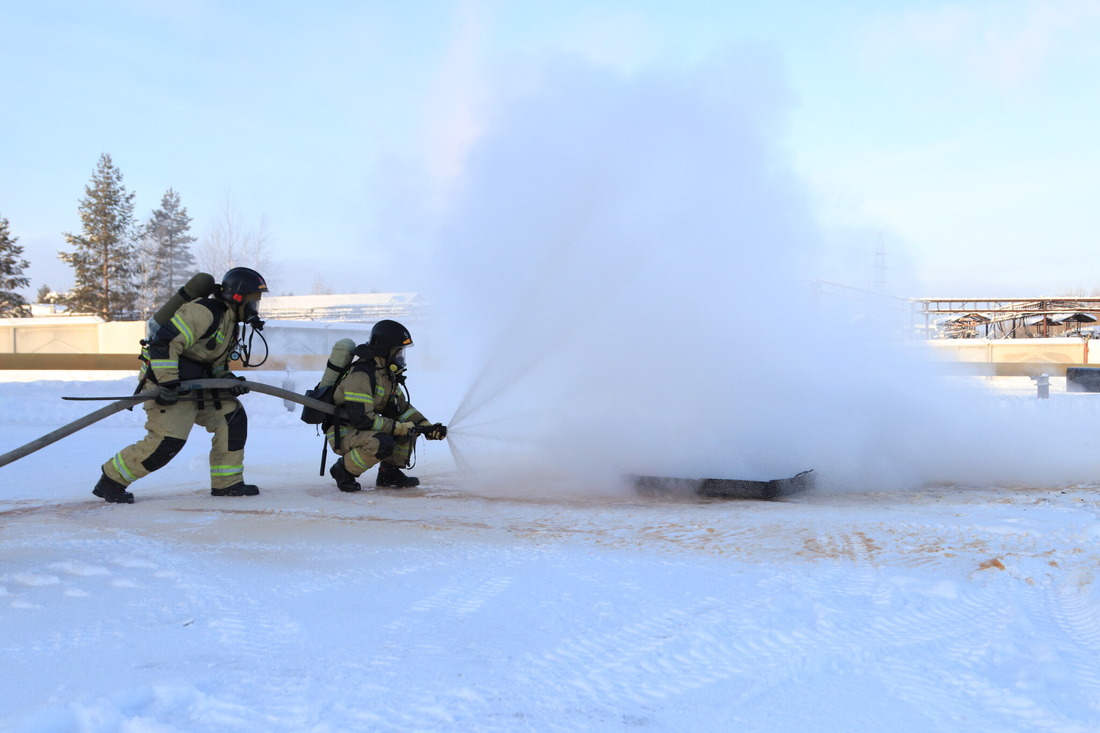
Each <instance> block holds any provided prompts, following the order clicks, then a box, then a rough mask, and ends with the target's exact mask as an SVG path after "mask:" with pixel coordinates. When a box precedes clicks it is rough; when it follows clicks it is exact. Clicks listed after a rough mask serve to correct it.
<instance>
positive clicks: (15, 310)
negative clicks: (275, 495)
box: [0, 216, 31, 318]
mask: <svg viewBox="0 0 1100 733" xmlns="http://www.w3.org/2000/svg"><path fill="white" fill-rule="evenodd" d="M18 241H19V237H13V236H12V235H11V230H10V229H9V228H8V220H7V219H5V218H4V217H2V216H0V317H2V318H26V317H28V316H30V314H31V309H30V307H29V306H28V305H27V301H26V299H25V298H24V297H23V296H22V295H20V294H19V293H17V292H15V289H16V288H25V287H27V286H28V285H30V282H31V281H30V280H29V279H28V278H27V277H26V276H24V275H23V269H24V268H26V267H28V266H29V265H30V263H29V262H27V261H26V260H25V259H23V248H22V247H20V246H19V245H18V244H16V242H18Z"/></svg>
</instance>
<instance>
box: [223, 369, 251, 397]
mask: <svg viewBox="0 0 1100 733" xmlns="http://www.w3.org/2000/svg"><path fill="white" fill-rule="evenodd" d="M225 378H226V379H239V380H240V381H242V382H243V381H244V377H238V376H237V375H235V374H233V372H229V373H228V374H226V375H225ZM229 394H231V395H233V396H234V397H240V396H241V395H243V394H248V387H246V386H244V385H243V384H242V385H240V386H239V387H230V388H229Z"/></svg>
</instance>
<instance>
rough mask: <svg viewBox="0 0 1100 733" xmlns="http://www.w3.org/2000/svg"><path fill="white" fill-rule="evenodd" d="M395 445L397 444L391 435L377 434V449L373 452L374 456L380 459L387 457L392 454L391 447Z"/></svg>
mask: <svg viewBox="0 0 1100 733" xmlns="http://www.w3.org/2000/svg"><path fill="white" fill-rule="evenodd" d="M395 445H397V441H396V440H394V439H393V436H392V435H384V434H383V435H379V436H378V451H377V452H376V453H375V454H374V457H375V458H377V459H378V460H380V461H381V460H382V459H383V458H389V457H390V456H392V455H393V448H394V446H395Z"/></svg>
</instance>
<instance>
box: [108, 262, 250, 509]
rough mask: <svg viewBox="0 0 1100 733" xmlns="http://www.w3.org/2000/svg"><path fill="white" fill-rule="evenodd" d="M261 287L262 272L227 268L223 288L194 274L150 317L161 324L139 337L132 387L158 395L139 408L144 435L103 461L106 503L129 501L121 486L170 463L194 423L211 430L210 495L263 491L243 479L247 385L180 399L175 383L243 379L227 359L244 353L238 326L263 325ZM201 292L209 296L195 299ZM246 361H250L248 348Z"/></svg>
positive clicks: (126, 492)
mask: <svg viewBox="0 0 1100 733" xmlns="http://www.w3.org/2000/svg"><path fill="white" fill-rule="evenodd" d="M202 278H206V281H207V283H208V284H207V285H205V286H204V285H203V283H202V282H201V279H202ZM196 283H198V286H195V284H196ZM193 286H194V287H193ZM196 290H197V291H198V293H197V292H196ZM203 291H205V292H203ZM266 292H267V283H266V282H265V281H264V278H263V276H261V275H260V273H258V272H256V271H255V270H252V269H249V268H247V267H234V268H233V269H231V270H229V271H228V272H226V273H225V277H223V278H222V282H221V284H220V285H215V284H214V281H213V278H211V277H210V276H209V275H205V274H201V273H200V275H196V276H195V277H194V278H192V280H191V281H190V282H189V283H188V284H187V285H185V286H184V287H183V288H181V289H180V292H179V293H178V294H177V295H175V296H173V300H170V301H169V302H168V303H167V304H165V307H164V308H162V309H161V310H160V311H158V313H157V316H154V320H155V321H157V322H158V323H160V325H159V327H158V326H156V325H154V326H153V327H152V331H151V333H150V334H149V338H148V339H146V340H143V341H142V344H143V345H145V346H146V348H145V349H144V350H143V351H142V361H144V362H145V363H144V365H143V366H142V369H141V372H140V374H139V382H138V388H137V390H136V392H140V391H142V390H143V389H144V388H145V387H146V386H147V385H148V384H150V383H152V384H154V385H156V386H157V387H159V389H160V393H159V395H158V396H157V398H156V400H147V401H146V402H145V405H144V407H145V415H146V420H145V430H146V433H147V434H146V436H145V437H144V438H143V439H142V440H140V441H138V442H137V443H134V444H133V445H130V446H128V447H126V448H123V449H122V450H121V451H119V452H118V453H117V454H115V456H114V457H113V458H111V459H110V460H109V461H107V462H106V463H104V464H103V475H102V477H101V478H100V479H99V483H97V484H96V486H95V489H93V491H92V493H93V494H95V495H96V496H99V497H101V498H103V499H104V500H106V501H108V502H113V503H121V504H132V503H133V502H134V495H133V494H132V493H130V492H129V491H127V490H126V488H127V487H128V486H129V485H130V484H131V483H133V482H134V481H137V480H138V479H139V478H141V477H143V476H146V475H148V474H150V473H152V472H153V471H156V470H157V469H158V468H163V467H164V466H165V465H166V464H167V463H168V462H169V461H170V460H172V458H174V457H175V456H176V454H177V453H179V451H180V449H181V448H183V445H184V443H185V442H186V441H187V436H188V435H189V434H190V432H191V427H192V426H194V425H202V426H203V427H204V428H206V430H207V432H210V433H213V438H212V439H211V446H210V485H211V489H210V493H211V494H213V495H214V496H255V495H256V494H259V493H260V491H259V489H258V488H256V487H255V486H253V485H252V484H246V483H245V482H244V444H245V440H246V439H247V437H248V418H247V416H246V415H245V411H244V407H243V406H242V405H241V403H240V402H239V401H238V400H237V399H236V398H237V397H239V396H240V395H242V394H244V393H245V392H247V391H248V389H247V388H246V387H244V386H243V385H242V386H241V387H234V388H232V389H229V390H199V391H198V393H197V394H196V395H194V396H191V397H185V398H183V399H180V391H179V385H180V382H181V381H187V380H192V379H203V378H209V377H213V378H220V379H234V378H235V379H241V380H243V379H244V377H236V376H235V375H234V374H233V373H232V372H231V371H229V361H230V359H231V358H236V356H237V354H236V352H237V351H239V350H243V345H242V346H238V344H239V343H240V336H241V324H246V325H248V326H250V327H251V328H253V329H254V330H259V329H261V328H262V327H263V321H261V320H260V318H259V313H258V310H257V304H258V303H259V300H260V297H261V295H262V294H263V293H266ZM198 294H202V295H204V296H212V297H196V296H197V295H198ZM173 301H175V303H174V302H173ZM179 302H182V303H183V304H182V305H179V306H178V310H174V315H170V314H169V313H167V312H165V311H166V309H168V310H169V311H171V309H172V308H174V306H175V305H176V304H177V303H179ZM162 315H163V317H162ZM169 315H170V320H169ZM244 361H245V363H246V364H247V363H248V358H247V353H246V355H245V358H244ZM136 392H135V393H136Z"/></svg>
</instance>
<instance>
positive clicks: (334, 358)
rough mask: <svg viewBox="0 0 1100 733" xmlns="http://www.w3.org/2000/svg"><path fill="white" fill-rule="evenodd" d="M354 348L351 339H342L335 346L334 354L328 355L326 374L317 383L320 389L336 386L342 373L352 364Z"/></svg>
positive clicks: (333, 347) (333, 348)
mask: <svg viewBox="0 0 1100 733" xmlns="http://www.w3.org/2000/svg"><path fill="white" fill-rule="evenodd" d="M354 348H355V342H354V341H352V340H351V339H340V340H339V341H337V342H336V343H335V344H333V346H332V352H331V353H330V354H329V355H328V364H326V365H325V373H324V374H322V375H321V381H320V382H318V383H317V386H318V387H319V388H323V387H331V386H332V385H334V384H336V380H337V379H339V378H340V372H342V371H344V368H345V367H346V366H347V365H348V364H350V363H351V352H352V349H354Z"/></svg>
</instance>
